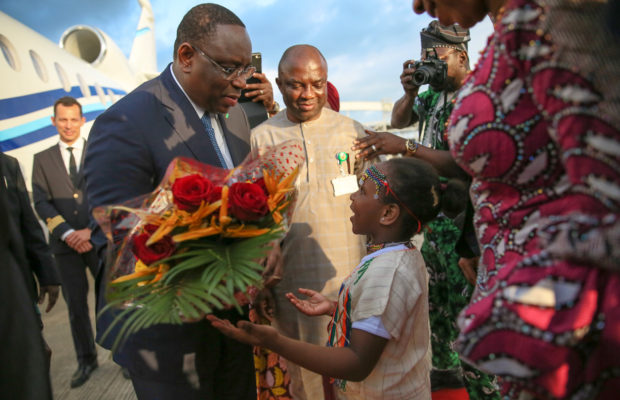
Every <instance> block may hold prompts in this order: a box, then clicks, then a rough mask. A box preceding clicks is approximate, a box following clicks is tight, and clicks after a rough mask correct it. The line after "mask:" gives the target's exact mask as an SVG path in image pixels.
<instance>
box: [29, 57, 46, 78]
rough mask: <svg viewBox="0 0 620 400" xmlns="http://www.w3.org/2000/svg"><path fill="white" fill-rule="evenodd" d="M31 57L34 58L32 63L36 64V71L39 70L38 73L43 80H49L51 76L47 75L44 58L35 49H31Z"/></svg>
mask: <svg viewBox="0 0 620 400" xmlns="http://www.w3.org/2000/svg"><path fill="white" fill-rule="evenodd" d="M30 58H32V65H34V69H35V71H37V75H39V78H41V80H42V81H43V82H47V81H48V80H49V77H48V76H47V68H45V64H43V59H42V58H41V56H40V55H39V54H37V52H35V51H34V50H30Z"/></svg>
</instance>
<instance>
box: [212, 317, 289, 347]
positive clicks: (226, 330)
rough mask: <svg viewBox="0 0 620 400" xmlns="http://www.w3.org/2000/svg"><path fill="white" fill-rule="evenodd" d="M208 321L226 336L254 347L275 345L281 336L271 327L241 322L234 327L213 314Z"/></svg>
mask: <svg viewBox="0 0 620 400" xmlns="http://www.w3.org/2000/svg"><path fill="white" fill-rule="evenodd" d="M207 319H208V320H209V322H211V325H213V327H214V328H216V329H217V330H219V331H220V332H222V333H223V334H224V335H226V336H228V337H230V338H233V339H235V340H238V341H240V342H243V343H247V344H249V345H252V346H268V344H269V343H274V342H275V341H276V340H277V337H278V335H279V334H278V331H277V330H276V329H275V328H273V327H271V326H269V325H258V324H253V323H251V322H249V321H239V322H237V326H234V325H233V324H231V323H230V321H229V320H227V319H219V318H218V317H216V316H215V315H213V314H209V315H207Z"/></svg>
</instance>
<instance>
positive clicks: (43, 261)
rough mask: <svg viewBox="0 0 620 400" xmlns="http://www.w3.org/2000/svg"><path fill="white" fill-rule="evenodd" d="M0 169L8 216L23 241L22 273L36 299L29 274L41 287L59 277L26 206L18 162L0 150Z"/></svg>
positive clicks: (36, 220) (37, 222) (30, 212)
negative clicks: (35, 278)
mask: <svg viewBox="0 0 620 400" xmlns="http://www.w3.org/2000/svg"><path fill="white" fill-rule="evenodd" d="M0 170H1V171H0V176H2V182H1V183H0V184H2V185H3V186H4V187H5V188H6V199H7V207H8V211H9V215H10V216H11V217H12V219H13V221H14V223H15V226H16V227H17V229H18V234H19V235H20V240H21V241H23V243H24V249H25V255H26V259H27V265H26V266H27V267H29V268H28V269H27V270H25V271H23V272H24V274H25V276H26V279H27V282H29V290H30V291H31V296H32V297H33V298H34V299H36V297H37V295H36V293H37V291H36V285H35V283H34V279H33V275H32V274H33V273H34V275H35V276H36V277H37V279H38V281H39V284H40V285H41V286H49V285H60V278H59V276H58V272H57V271H56V265H55V264H54V260H53V259H52V254H51V253H50V248H49V247H48V245H47V242H46V240H45V235H44V233H43V229H42V228H41V225H40V224H39V220H38V219H37V217H36V216H35V215H34V211H33V210H32V206H31V205H30V198H29V197H28V191H27V190H26V184H25V182H24V177H23V176H22V172H21V169H20V168H19V163H18V162H17V160H16V159H15V158H13V157H11V156H8V155H6V154H4V153H0ZM5 234H8V232H5ZM20 264H25V263H20Z"/></svg>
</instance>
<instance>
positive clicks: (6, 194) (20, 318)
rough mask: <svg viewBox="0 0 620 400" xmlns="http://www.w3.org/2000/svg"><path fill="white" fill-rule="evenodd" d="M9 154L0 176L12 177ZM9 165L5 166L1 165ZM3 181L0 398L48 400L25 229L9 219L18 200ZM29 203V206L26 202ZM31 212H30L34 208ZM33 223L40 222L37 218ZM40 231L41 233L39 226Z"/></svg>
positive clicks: (0, 196) (0, 208)
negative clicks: (24, 236) (28, 273)
mask: <svg viewBox="0 0 620 400" xmlns="http://www.w3.org/2000/svg"><path fill="white" fill-rule="evenodd" d="M7 157H8V156H5V155H4V154H2V153H0V161H2V162H0V177H1V176H3V175H4V177H10V176H14V175H12V174H11V173H10V169H11V168H12V167H11V166H10V164H12V163H13V161H14V162H15V164H17V161H16V160H15V159H12V160H9V163H8V164H7V163H6V160H7ZM7 165H8V166H9V168H7V169H5V166H7ZM17 168H19V166H17ZM3 171H4V172H3ZM7 171H8V172H7ZM19 176H20V177H21V172H19ZM3 180H4V179H3ZM21 181H22V182H23V178H22V179H21ZM7 183H8V178H7ZM7 186H8V185H5V183H4V182H0V232H2V234H1V235H0V270H1V271H2V279H0V304H2V306H1V307H0V343H2V345H1V346H0V360H2V368H0V393H2V395H1V396H0V397H2V398H7V399H23V400H48V399H50V400H51V399H52V387H51V385H50V378H49V371H48V369H47V367H46V364H47V360H46V356H45V351H44V345H43V338H42V336H41V328H40V322H39V318H38V316H37V315H36V314H35V308H34V306H33V299H32V295H33V293H32V287H31V285H30V280H32V274H30V277H29V279H28V278H26V279H25V277H24V271H26V270H27V269H28V257H27V256H26V253H27V251H26V249H25V246H24V241H23V240H22V233H21V232H22V231H23V230H22V229H19V228H18V227H17V224H16V223H15V218H13V216H14V212H15V210H16V207H15V202H16V201H19V200H18V199H17V198H16V197H15V196H14V194H13V193H12V192H13V190H9V188H7ZM27 198H28V197H27V195H26V199H27ZM27 205H28V208H30V202H28V203H27ZM30 214H32V216H33V217H34V212H33V211H32V209H31V210H30ZM34 222H35V223H36V224H37V225H38V221H37V220H36V218H35V219H34ZM38 230H39V232H41V236H43V232H42V230H41V227H40V226H39V227H38ZM24 239H27V238H24ZM43 243H44V244H45V241H43ZM47 252H48V253H49V249H48V250H47ZM50 258H51V256H50Z"/></svg>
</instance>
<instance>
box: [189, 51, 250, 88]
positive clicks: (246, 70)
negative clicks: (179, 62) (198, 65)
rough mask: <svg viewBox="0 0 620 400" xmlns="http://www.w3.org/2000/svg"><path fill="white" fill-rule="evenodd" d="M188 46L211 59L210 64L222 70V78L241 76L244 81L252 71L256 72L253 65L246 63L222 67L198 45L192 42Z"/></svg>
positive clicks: (228, 79)
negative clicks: (240, 65)
mask: <svg viewBox="0 0 620 400" xmlns="http://www.w3.org/2000/svg"><path fill="white" fill-rule="evenodd" d="M190 46H192V49H194V50H195V51H196V52H198V54H200V55H201V56H203V57H204V58H206V59H207V60H209V61H211V64H213V65H215V66H216V67H217V68H218V69H219V70H220V71H221V72H222V74H223V75H224V78H225V79H226V80H227V81H232V80H235V79H237V78H241V79H243V80H244V81H245V80H247V79H248V78H250V77H251V76H252V74H254V72H256V67H254V66H253V65H247V66H245V67H224V66H222V65H221V64H220V63H218V62H217V61H215V60H214V59H212V58H211V57H209V56H208V55H207V54H206V53H205V52H204V51H202V50H200V49H199V48H198V47H196V46H194V45H193V44H192V45H190Z"/></svg>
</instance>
